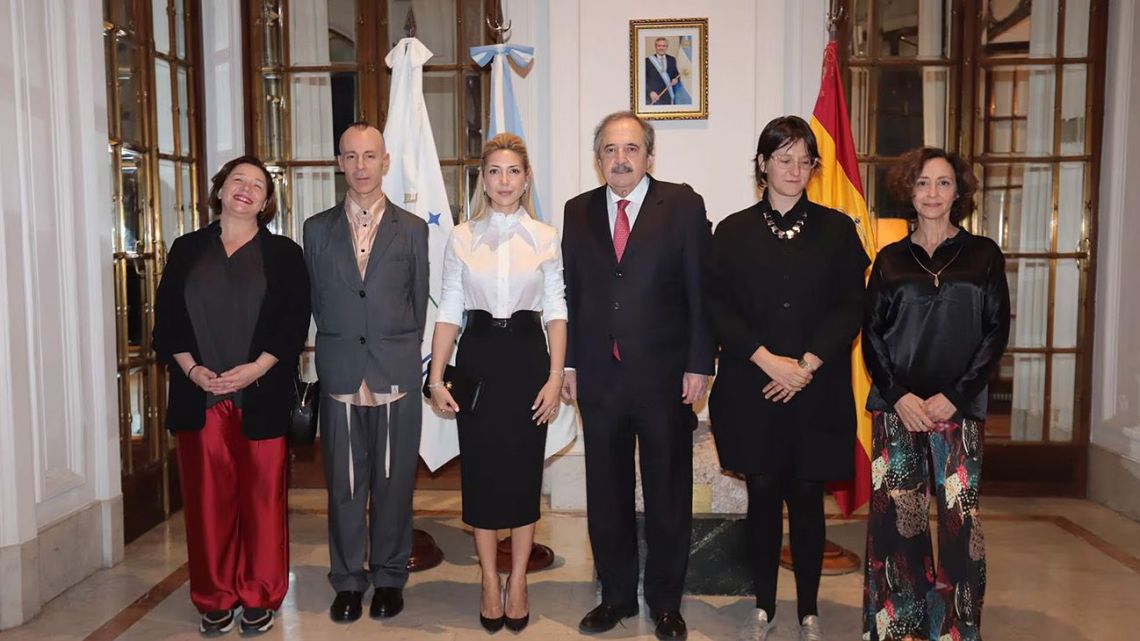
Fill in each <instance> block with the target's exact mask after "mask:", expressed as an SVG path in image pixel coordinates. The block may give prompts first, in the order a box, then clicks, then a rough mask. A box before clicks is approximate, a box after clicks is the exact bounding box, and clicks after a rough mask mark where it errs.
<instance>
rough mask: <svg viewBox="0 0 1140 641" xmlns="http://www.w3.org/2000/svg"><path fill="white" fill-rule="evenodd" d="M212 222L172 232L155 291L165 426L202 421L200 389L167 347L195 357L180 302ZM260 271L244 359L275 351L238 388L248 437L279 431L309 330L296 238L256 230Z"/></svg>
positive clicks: (198, 358) (195, 425) (196, 425)
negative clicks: (166, 389) (166, 396)
mask: <svg viewBox="0 0 1140 641" xmlns="http://www.w3.org/2000/svg"><path fill="white" fill-rule="evenodd" d="M218 227H219V223H218V222H217V221H215V222H213V223H211V224H210V225H209V226H208V227H205V228H203V229H199V230H197V231H193V232H190V233H189V234H186V235H184V236H181V237H179V238H178V239H177V240H175V241H174V244H173V245H171V247H170V253H169V254H168V255H167V257H166V265H165V266H164V268H163V271H162V280H161V281H160V282H159V284H158V291H157V292H156V293H155V306H154V334H153V344H154V351H155V352H156V353H157V355H158V358H159V360H160V361H162V362H164V363H166V364H167V371H168V372H169V380H170V400H169V402H168V403H167V406H166V427H167V429H169V430H171V431H179V430H200V429H202V426H203V425H205V422H206V392H205V391H204V390H202V388H200V387H198V386H197V385H195V384H194V383H193V382H191V381H190V379H189V378H187V377H186V374H184V373H183V372H182V368H181V367H179V366H178V364H177V363H175V362H174V355H175V354H179V353H182V352H189V353H190V354H191V355H192V356H193V357H194V360H195V362H198V363H201V362H202V351H201V349H199V346H198V341H197V339H196V337H195V331H194V326H193V322H192V321H191V315H190V312H189V310H187V308H186V287H187V280H188V276H189V274H190V271H191V270H192V268H193V267H194V266H195V265H196V264H197V262H198V259H199V258H200V257H201V256H202V254H203V253H204V252H205V251H206V249H207V247H209V246H210V243H211V242H212V240H213V239H214V238H215V237H216V236H217V234H218V233H219V232H218V229H217V228H218ZM257 239H258V241H257V242H258V243H259V248H260V250H261V257H262V267H263V273H264V278H265V295H264V296H263V297H262V300H261V306H260V310H259V312H258V314H257V322H256V323H255V325H254V329H253V335H252V337H251V338H250V341H249V348H248V352H247V354H246V357H245V358H244V359H243V361H244V362H250V361H253V360H256V359H257V357H258V356H260V355H261V353H262V352H268V353H270V354H272V355H274V356H276V357H277V364H275V365H274V366H273V367H271V368H269V371H268V372H266V373H265V375H264V376H262V377H261V378H260V379H258V381H257V383H256V384H254V385H250V386H249V387H247V388H245V389H244V390H243V391H242V394H243V398H242V433H243V434H244V435H245V436H246V437H247V438H250V439H264V438H274V437H278V436H284V435H285V431H286V429H287V428H288V425H289V412H290V411H291V409H292V404H293V399H294V398H295V396H296V387H295V382H296V376H297V361H298V359H299V357H300V355H301V350H302V349H303V348H304V346H305V337H306V336H307V334H308V331H309V311H310V310H309V273H308V271H307V270H306V269H305V259H304V256H302V254H301V248H300V247H299V246H298V245H297V243H295V242H293V241H292V240H289V239H288V238H286V237H284V236H278V235H275V234H272V233H270V232H269V231H268V230H267V229H265V228H264V227H262V228H261V229H260V230H259V231H258V233H257Z"/></svg>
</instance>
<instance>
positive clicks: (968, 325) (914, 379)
mask: <svg viewBox="0 0 1140 641" xmlns="http://www.w3.org/2000/svg"><path fill="white" fill-rule="evenodd" d="M888 184H889V186H890V189H891V192H892V193H893V195H894V196H895V198H896V200H897V201H898V202H900V203H905V204H906V205H907V210H908V214H909V215H910V218H911V219H912V220H914V221H915V228H914V233H912V234H911V235H910V236H908V237H906V238H904V239H902V240H900V241H898V242H895V243H891V244H890V245H887V246H886V247H884V248H883V250H882V251H881V252H879V255H878V257H876V259H875V266H874V267H873V268H872V269H871V277H870V280H869V282H868V284H867V302H866V313H865V317H864V321H863V345H864V349H863V360H864V361H865V362H866V363H867V370H868V371H869V372H870V373H871V380H872V382H873V385H872V387H871V392H870V394H869V395H868V397H867V409H868V410H871V413H872V417H873V418H872V421H871V452H872V456H874V459H873V460H872V462H871V512H870V514H869V515H868V520H867V559H866V575H865V580H866V583H865V589H864V592H863V593H864V611H863V633H864V637H866V635H868V634H869V635H870V638H872V639H892V640H896V641H902V640H906V639H956V640H961V641H978V639H981V609H982V597H983V595H984V593H985V589H986V556H985V541H984V538H983V537H982V526H981V523H980V522H979V520H978V484H979V482H980V481H981V472H982V469H981V468H982V443H983V440H984V436H985V420H986V401H987V398H988V394H987V391H986V390H987V388H986V385H987V383H988V382H989V379H990V376H991V375H992V374H993V372H994V370H995V369H996V368H997V366H998V362H999V361H1000V360H1001V356H1002V352H1004V351H1005V346H1006V341H1007V340H1008V339H1009V320H1010V319H1009V285H1008V284H1007V282H1006V276H1005V257H1004V256H1003V255H1002V253H1001V249H1000V248H999V247H998V245H997V243H995V242H994V241H992V240H990V239H989V238H985V237H983V236H974V235H973V234H971V233H969V232H967V231H966V230H965V229H962V228H961V227H959V223H960V222H961V220H962V219H963V218H964V217H966V216H967V215H968V214H969V213H970V210H971V208H972V207H973V196H974V191H975V189H976V188H977V183H976V181H975V179H974V174H973V171H971V169H970V165H969V164H967V163H966V162H965V161H964V160H962V159H961V158H960V157H958V155H957V154H953V153H947V152H946V151H944V150H942V149H935V148H932V147H924V148H921V149H915V150H914V151H911V152H909V153H907V154H905V155H903V157H902V158H901V159H900V161H899V163H898V164H897V165H895V166H894V167H892V168H891V172H890V174H889V181H888ZM928 460H929V461H930V463H928ZM931 464H932V465H933V470H934V482H935V487H934V488H930V487H929V481H928V479H929V478H930V465H931ZM932 489H933V492H932V491H931V490H932ZM932 493H933V494H934V495H935V497H936V500H937V504H938V562H937V564H935V562H934V553H933V548H932V546H931V543H930V519H929V518H928V514H929V510H930V495H931V494H932Z"/></svg>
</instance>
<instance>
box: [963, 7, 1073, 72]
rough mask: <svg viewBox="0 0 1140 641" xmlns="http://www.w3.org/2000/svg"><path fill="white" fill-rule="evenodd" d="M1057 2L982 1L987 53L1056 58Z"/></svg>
mask: <svg viewBox="0 0 1140 641" xmlns="http://www.w3.org/2000/svg"><path fill="white" fill-rule="evenodd" d="M1057 1H1058V0H1033V2H1024V1H1023V0H983V3H982V15H983V16H984V24H983V25H982V33H981V38H982V46H983V52H984V54H985V55H987V56H1024V55H1030V56H1033V57H1043V58H1051V57H1053V56H1054V55H1056V53H1057V8H1058V7H1057Z"/></svg>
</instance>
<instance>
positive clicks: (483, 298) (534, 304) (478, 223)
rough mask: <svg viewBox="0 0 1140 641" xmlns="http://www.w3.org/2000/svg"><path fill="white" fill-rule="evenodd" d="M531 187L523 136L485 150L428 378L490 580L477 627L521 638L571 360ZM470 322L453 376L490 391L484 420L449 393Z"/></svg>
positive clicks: (449, 266)
mask: <svg viewBox="0 0 1140 641" xmlns="http://www.w3.org/2000/svg"><path fill="white" fill-rule="evenodd" d="M532 185H533V176H532V174H531V170H530V161H529V159H528V157H527V151H526V146H525V145H524V144H523V141H522V140H521V139H520V138H519V137H518V136H515V135H514V134H509V133H503V134H499V135H498V136H495V137H494V138H492V139H491V140H489V141H487V143H486V144H485V145H484V146H483V156H482V167H481V168H480V172H479V180H478V183H477V184H476V194H477V197H476V202H475V206H474V208H473V211H472V214H471V220H470V221H469V222H467V223H464V224H462V225H459V226H458V227H456V228H455V230H454V231H453V232H452V234H451V239H450V241H449V242H448V245H447V251H446V254H445V257H444V263H443V293H442V295H441V300H440V305H439V316H438V317H437V322H436V324H435V334H434V336H433V337H432V361H431V371H430V372H429V373H428V387H429V388H430V390H431V396H432V405H433V406H434V407H435V409H436V410H437V411H440V412H445V413H447V412H455V413H457V416H458V422H459V451H460V454H461V455H462V457H463V467H462V491H463V521H464V522H465V523H467V524H468V525H470V526H472V527H473V528H474V529H475V549H476V552H477V553H478V555H479V565H480V567H481V568H482V571H483V581H482V585H483V597H482V604H481V606H480V612H479V621H480V623H481V624H482V625H483V627H484V628H486V629H487V630H488V631H489V632H495V631H498V630H499V629H500V628H502V627H503V626H504V625H505V626H507V628H508V629H510V630H513V631H516V632H517V631H520V630H522V629H523V628H525V627H526V625H527V623H528V622H529V620H530V609H529V606H528V604H527V591H526V564H527V560H528V559H529V558H530V550H531V545H532V542H533V540H534V526H535V522H537V521H538V518H539V491H540V489H541V485H542V464H543V454H544V450H545V444H546V430H547V425H548V424H549V423H550V422H551V421H552V420H553V419H554V417H555V415H556V414H557V412H558V404H559V394H560V391H561V388H562V370H563V364H564V362H565V355H566V298H565V292H564V290H565V287H564V284H563V281H562V253H561V248H560V245H559V239H558V231H557V230H556V229H555V228H553V227H551V226H549V225H546V224H543V223H541V222H539V221H537V220H535V218H534V198H533V188H532ZM464 312H466V313H467V324H466V327H465V328H464V330H463V337H462V339H461V340H460V342H459V353H458V354H457V356H456V366H457V367H458V368H459V369H460V370H461V371H463V372H464V374H466V375H468V376H471V377H473V378H476V379H480V380H482V382H483V387H482V391H481V394H480V397H479V401H478V407H477V408H476V411H471V408H465V407H460V406H459V405H458V404H457V403H456V401H455V399H454V398H453V397H452V395H451V393H450V392H449V391H448V389H447V388H446V387H445V386H444V385H443V375H444V366H445V365H446V363H447V362H448V361H449V360H450V358H451V350H452V346H453V345H454V344H455V339H456V337H457V336H459V332H460V327H461V325H462V324H463V313H464ZM543 323H545V326H546V332H547V336H548V338H545V337H544V335H543V331H542V330H543ZM503 529H509V530H510V531H511V542H512V545H511V547H512V549H511V552H512V563H511V574H510V575H509V576H508V578H507V589H506V594H505V599H504V597H503V596H502V594H503V590H502V588H501V584H500V582H499V574H498V571H497V569H496V566H495V556H496V545H497V543H498V537H497V531H498V530H503Z"/></svg>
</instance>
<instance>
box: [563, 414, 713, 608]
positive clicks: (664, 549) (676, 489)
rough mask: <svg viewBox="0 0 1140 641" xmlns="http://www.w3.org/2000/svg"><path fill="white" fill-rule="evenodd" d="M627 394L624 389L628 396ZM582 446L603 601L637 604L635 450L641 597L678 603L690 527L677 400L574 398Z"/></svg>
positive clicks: (688, 474) (686, 435)
mask: <svg viewBox="0 0 1140 641" xmlns="http://www.w3.org/2000/svg"><path fill="white" fill-rule="evenodd" d="M628 397H629V395H625V398H628ZM579 407H580V409H581V412H582V418H583V425H584V435H585V448H586V500H587V505H588V509H587V524H588V529H589V532H590V545H591V548H592V550H593V553H594V564H595V569H596V572H597V574H598V578H599V580H600V581H601V584H602V601H603V602H605V603H610V604H615V605H629V604H635V603H636V602H637V579H638V564H639V558H638V546H637V524H636V513H635V505H634V489H635V482H636V478H635V474H634V450H635V448H636V449H637V450H638V452H639V458H640V470H641V487H642V495H643V498H644V503H645V541H646V558H645V580H644V593H645V602H646V604H647V605H648V606H649V608H650V610H652V611H653V612H657V613H660V612H668V611H674V610H677V609H679V608H680V605H681V596H682V593H683V592H684V583H685V572H686V570H687V567H688V559H689V546H690V538H691V531H692V500H693V499H692V494H693V441H692V430H691V428H690V424H689V422H688V421H686V420H685V416H684V412H686V411H690V409H689V408H688V406H684V405H681V403H680V401H679V399H675V398H654V399H652V401H647V402H645V403H644V405H642V404H641V403H638V404H637V405H635V406H631V405H628V404H627V405H625V406H624V407H613V406H605V405H601V404H593V403H589V402H587V403H585V404H582V403H579Z"/></svg>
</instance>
